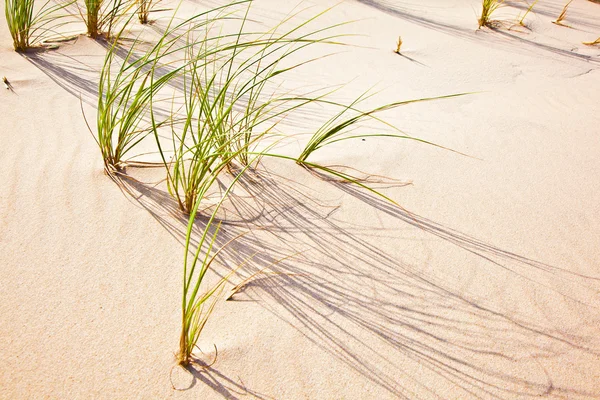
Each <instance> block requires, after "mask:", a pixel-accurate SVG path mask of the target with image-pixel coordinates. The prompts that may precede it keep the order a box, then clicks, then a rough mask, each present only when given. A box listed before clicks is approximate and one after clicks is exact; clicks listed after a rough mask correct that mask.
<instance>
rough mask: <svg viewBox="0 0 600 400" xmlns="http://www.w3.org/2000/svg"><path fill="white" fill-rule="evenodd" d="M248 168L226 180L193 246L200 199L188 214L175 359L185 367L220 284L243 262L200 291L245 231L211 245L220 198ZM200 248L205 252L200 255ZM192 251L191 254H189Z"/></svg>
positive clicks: (222, 200)
mask: <svg viewBox="0 0 600 400" xmlns="http://www.w3.org/2000/svg"><path fill="white" fill-rule="evenodd" d="M247 168H248V167H245V168H243V169H242V170H241V171H240V173H239V174H238V175H237V176H236V177H235V179H234V180H233V181H232V182H231V183H230V184H229V186H228V187H227V190H226V191H225V192H224V193H223V195H222V196H221V199H220V200H219V202H218V203H217V204H216V206H215V208H214V210H213V212H212V214H211V215H210V218H209V219H208V221H207V223H206V226H205V228H204V231H203V232H202V236H201V237H200V240H199V241H198V244H197V245H196V248H195V250H194V249H192V233H193V228H194V221H195V219H196V215H197V213H198V207H199V206H200V202H196V203H195V205H194V208H193V209H192V210H191V212H190V215H189V220H188V226H187V231H186V239H185V253H184V260H183V292H182V304H181V310H182V313H181V317H182V318H181V335H180V339H179V352H178V353H177V362H178V364H179V365H181V366H183V367H187V366H188V365H190V363H192V361H193V357H192V354H193V352H194V349H195V348H196V347H197V343H198V339H199V338H200V334H201V333H202V330H203V329H204V326H205V325H206V323H207V322H208V319H209V317H210V315H211V313H212V311H213V309H214V307H215V305H216V303H217V301H218V300H219V299H220V298H221V296H220V294H221V292H222V289H223V286H224V285H225V283H226V282H227V281H228V279H229V278H230V277H231V275H233V274H234V273H235V272H236V271H237V270H238V269H239V268H240V267H241V266H242V265H238V266H237V267H236V268H233V269H232V270H231V271H230V272H229V273H227V274H225V275H224V276H223V277H221V278H220V279H219V280H218V281H217V283H215V284H213V285H212V286H209V288H208V289H206V290H205V291H204V292H203V293H202V294H200V287H201V286H202V283H203V282H204V278H205V276H206V273H207V272H208V270H209V269H210V268H211V266H212V264H213V262H214V261H215V259H216V257H217V256H218V255H219V253H220V252H221V251H223V250H224V249H226V248H227V247H228V246H229V245H231V244H232V243H233V242H235V241H236V240H237V239H239V238H240V237H242V236H244V235H245V234H247V233H248V232H244V233H241V234H239V235H237V236H235V237H234V238H233V239H230V240H229V241H228V242H227V243H225V244H224V245H223V246H222V247H221V248H220V249H219V250H217V251H214V252H213V247H214V245H215V241H216V239H217V234H218V232H219V228H220V224H218V225H217V226H216V227H215V228H214V232H212V234H211V230H212V229H213V224H214V222H215V218H216V215H217V213H218V211H219V208H220V207H221V206H222V204H223V202H224V201H225V200H226V199H227V196H229V193H230V192H231V190H232V189H233V187H234V186H235V184H236V182H237V181H238V180H239V179H240V177H241V176H242V175H243V174H244V172H245V171H246V169H247ZM205 247H206V249H205ZM203 252H204V255H203V256H201V254H202V253H203ZM191 253H193V256H191V258H190V254H191Z"/></svg>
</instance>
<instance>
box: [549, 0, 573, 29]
mask: <svg viewBox="0 0 600 400" xmlns="http://www.w3.org/2000/svg"><path fill="white" fill-rule="evenodd" d="M572 2H573V0H571V1H569V2H568V3H567V4H565V6H564V7H563V9H562V11H561V13H560V15H559V16H558V18H556V19H555V20H554V21H552V23H553V24H556V25H560V26H566V27H569V26H568V25H565V24H563V21H564V19H565V18H566V17H567V9H568V8H569V6H570V5H571V3H572Z"/></svg>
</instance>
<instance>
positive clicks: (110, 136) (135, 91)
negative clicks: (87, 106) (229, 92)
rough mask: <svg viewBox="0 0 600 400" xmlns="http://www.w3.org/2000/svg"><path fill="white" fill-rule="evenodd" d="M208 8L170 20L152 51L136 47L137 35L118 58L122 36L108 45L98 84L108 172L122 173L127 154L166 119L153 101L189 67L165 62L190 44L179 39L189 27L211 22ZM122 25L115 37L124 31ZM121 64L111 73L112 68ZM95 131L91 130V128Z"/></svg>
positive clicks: (99, 134) (99, 131)
mask: <svg viewBox="0 0 600 400" xmlns="http://www.w3.org/2000/svg"><path fill="white" fill-rule="evenodd" d="M208 13H209V12H205V13H201V14H198V15H195V16H192V17H191V18H188V19H186V20H184V21H182V22H180V23H178V24H175V25H172V24H173V20H171V23H169V25H168V27H167V29H166V31H165V33H164V34H163V35H162V36H161V38H160V39H159V40H158V41H157V43H156V44H154V45H153V46H151V47H150V48H149V49H148V50H145V51H142V52H140V53H138V52H137V50H138V46H137V41H136V40H134V41H133V43H132V45H131V46H130V47H129V49H126V50H125V53H126V54H125V56H124V58H123V60H122V61H120V62H118V57H117V54H118V53H121V52H122V49H121V48H120V47H119V45H118V40H115V41H114V43H113V44H112V45H111V47H110V48H109V50H108V52H107V54H106V57H105V61H104V65H103V67H102V70H101V72H100V80H99V84H98V113H97V118H96V136H95V138H96V142H97V143H98V146H99V147H100V151H101V153H102V159H103V161H104V167H105V171H106V172H107V173H109V174H112V173H118V172H121V170H122V169H124V168H125V166H126V165H127V163H128V159H126V156H127V154H128V153H129V152H130V151H131V149H132V148H133V147H134V146H136V145H137V144H138V143H140V142H141V141H142V140H143V139H144V138H146V137H147V136H148V135H149V134H150V133H151V132H152V131H153V129H156V127H159V126H162V124H163V123H165V122H166V120H167V119H168V118H166V119H165V120H163V121H161V122H156V120H155V116H156V114H154V115H153V118H152V121H150V120H149V118H148V115H149V114H150V111H151V103H152V101H153V99H154V98H155V96H156V95H157V93H159V91H160V90H161V89H162V88H164V87H165V86H166V85H168V84H170V83H171V82H172V81H173V80H174V79H175V78H176V77H177V76H179V74H180V73H181V71H182V70H183V69H184V68H185V65H184V64H182V63H179V65H178V66H176V67H172V66H171V64H172V63H174V62H175V61H172V60H171V61H167V59H168V58H169V57H170V56H173V55H174V54H177V52H178V51H180V50H182V49H185V47H186V46H192V45H193V44H192V43H188V44H183V45H182V44H181V41H182V40H183V39H184V38H185V37H186V36H187V35H188V34H189V32H190V31H191V30H194V29H201V28H202V26H203V25H204V24H208V23H210V22H209V21H210V17H209V15H208ZM123 31H124V28H122V29H121V31H120V33H119V34H118V35H117V38H119V37H120V36H121V34H122V33H123ZM115 64H117V65H116V67H117V68H118V70H117V71H116V73H113V68H114V67H115ZM90 130H91V129H90Z"/></svg>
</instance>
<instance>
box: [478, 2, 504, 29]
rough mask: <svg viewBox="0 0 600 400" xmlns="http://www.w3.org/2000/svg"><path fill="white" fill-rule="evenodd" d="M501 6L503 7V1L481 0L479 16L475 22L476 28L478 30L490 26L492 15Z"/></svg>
mask: <svg viewBox="0 0 600 400" xmlns="http://www.w3.org/2000/svg"><path fill="white" fill-rule="evenodd" d="M502 5H504V0H482V3H481V15H480V17H479V19H478V21H477V22H478V23H479V27H478V28H479V29H480V28H482V27H484V26H491V24H492V22H493V20H492V14H493V13H494V11H496V10H497V9H498V8H500V7H501V6H502Z"/></svg>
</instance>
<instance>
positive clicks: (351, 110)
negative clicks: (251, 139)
mask: <svg viewBox="0 0 600 400" xmlns="http://www.w3.org/2000/svg"><path fill="white" fill-rule="evenodd" d="M463 95H465V93H461V94H454V95H448V96H439V97H430V98H422V99H413V100H405V101H399V102H396V103H390V104H385V105H382V106H379V107H377V108H373V109H370V110H368V111H360V110H359V109H358V108H357V107H358V105H359V103H360V102H362V101H364V100H366V99H367V98H368V97H370V95H368V92H365V93H364V94H363V95H362V96H360V97H358V98H357V99H356V100H355V101H354V102H353V103H351V104H350V105H343V104H340V103H335V102H328V103H329V104H332V105H335V106H337V107H341V111H339V112H338V113H337V114H336V115H334V116H333V117H331V118H330V119H329V120H328V121H326V122H325V123H324V124H323V125H322V126H321V127H320V128H319V129H318V130H317V131H316V132H315V133H314V134H313V135H312V137H311V138H310V140H309V141H308V143H307V144H306V146H305V147H304V150H302V152H301V153H300V155H299V156H298V158H297V160H296V162H297V163H298V164H300V165H302V166H305V167H310V165H309V164H307V162H306V161H307V158H308V157H309V156H310V155H311V154H313V153H314V152H315V151H317V150H319V149H321V148H323V147H325V146H327V145H330V144H333V143H337V142H341V141H344V140H350V139H357V138H366V137H380V138H383V137H391V138H396V139H409V140H416V141H418V142H422V143H426V144H430V145H433V143H431V142H427V141H425V140H422V139H418V138H415V137H412V136H408V135H406V134H404V133H402V131H400V130H399V129H397V128H396V127H394V126H393V125H390V124H389V123H387V122H385V121H384V120H382V119H380V118H378V116H377V114H380V113H382V112H384V111H388V110H392V109H394V108H397V107H400V106H405V105H409V104H412V103H418V102H423V101H431V100H440V99H445V98H451V97H457V96H463ZM349 114H350V115H349ZM367 119H370V120H373V121H375V122H377V123H379V124H381V125H383V126H386V127H387V128H392V129H393V130H394V131H396V132H397V133H378V132H365V133H361V132H359V133H355V130H354V129H353V128H355V127H356V126H357V125H359V124H360V123H361V122H362V121H364V120H367Z"/></svg>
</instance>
